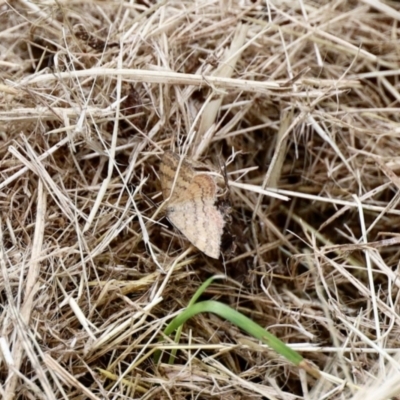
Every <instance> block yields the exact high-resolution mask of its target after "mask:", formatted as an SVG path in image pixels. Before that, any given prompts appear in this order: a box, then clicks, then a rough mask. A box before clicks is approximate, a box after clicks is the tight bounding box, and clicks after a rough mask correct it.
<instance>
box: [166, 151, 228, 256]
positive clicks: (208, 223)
mask: <svg viewBox="0 0 400 400" xmlns="http://www.w3.org/2000/svg"><path fill="white" fill-rule="evenodd" d="M179 161H180V158H179V156H178V155H177V154H174V153H172V152H165V153H164V154H163V156H162V157H161V166H160V177H161V189H162V192H163V196H164V199H165V200H167V199H168V198H169V200H168V203H167V205H166V213H167V217H168V219H169V220H170V222H171V223H172V224H173V225H174V226H175V228H177V229H178V230H179V231H180V232H181V233H182V234H183V235H184V236H186V238H187V239H188V240H189V241H190V242H191V243H192V244H193V245H194V246H196V247H197V248H198V249H199V250H201V251H202V252H203V253H205V254H206V255H207V256H209V257H212V258H216V259H218V258H219V254H220V246H221V236H222V234H223V231H224V224H225V221H224V218H223V216H222V214H221V212H220V211H219V210H218V209H217V207H216V206H215V205H214V203H215V200H216V192H217V185H216V184H215V182H214V179H213V178H212V177H211V176H209V175H207V174H204V173H197V172H196V171H195V170H194V169H193V168H192V166H191V165H190V164H189V163H188V162H186V161H184V160H183V161H182V162H181V164H180V167H179ZM178 167H179V171H178ZM176 174H178V175H177V177H176V179H175V175H176ZM174 181H175V184H174ZM171 190H173V192H172V194H171Z"/></svg>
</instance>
